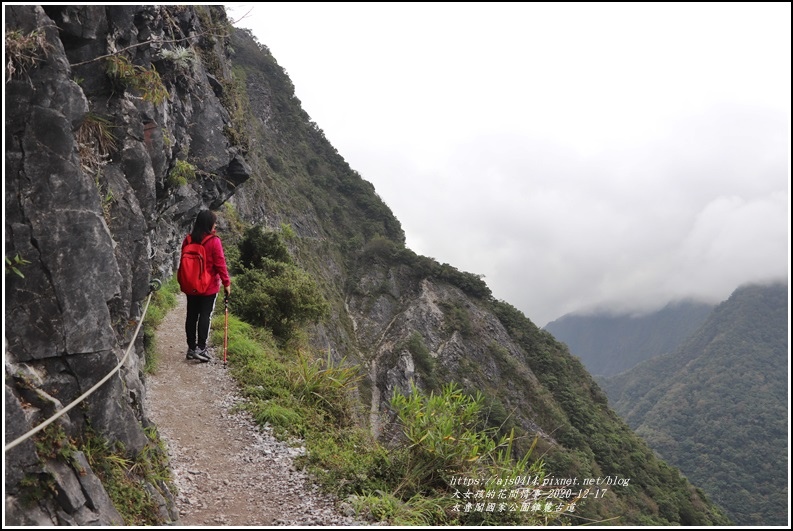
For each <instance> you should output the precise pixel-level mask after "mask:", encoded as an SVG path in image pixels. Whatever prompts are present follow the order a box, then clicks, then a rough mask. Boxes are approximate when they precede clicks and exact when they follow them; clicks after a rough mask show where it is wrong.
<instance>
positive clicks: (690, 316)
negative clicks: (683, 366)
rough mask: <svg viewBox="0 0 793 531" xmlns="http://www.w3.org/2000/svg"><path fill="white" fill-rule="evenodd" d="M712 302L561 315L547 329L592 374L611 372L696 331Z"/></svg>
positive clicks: (664, 349) (672, 348)
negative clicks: (635, 311)
mask: <svg viewBox="0 0 793 531" xmlns="http://www.w3.org/2000/svg"><path fill="white" fill-rule="evenodd" d="M712 310H713V305H711V304H706V303H702V302H695V301H680V302H675V303H669V304H667V305H666V306H665V307H663V308H661V309H660V310H657V311H654V312H650V313H648V314H644V315H640V316H634V315H614V314H610V313H595V314H591V315H575V314H571V315H565V316H562V317H560V318H559V319H556V320H554V321H551V322H550V323H548V324H547V325H546V326H545V329H546V330H548V331H549V332H550V333H552V334H553V335H554V337H556V338H557V339H558V340H559V341H562V342H564V343H565V344H566V345H567V346H568V347H569V348H570V352H571V353H572V354H573V355H574V356H576V357H578V358H580V359H581V362H582V363H583V364H584V366H585V367H586V368H587V369H588V370H589V372H590V373H592V374H593V375H596V376H613V375H615V374H618V373H620V372H622V371H625V370H627V369H630V368H631V367H633V366H634V365H636V364H638V363H641V362H642V361H644V360H648V359H650V358H653V357H655V356H659V355H661V354H666V353H669V352H673V351H675V350H676V349H677V347H678V346H680V343H682V342H683V341H684V340H685V339H686V338H687V337H688V336H690V335H691V334H692V333H693V332H694V331H696V330H697V329H698V328H699V327H700V325H701V324H702V323H703V322H704V321H705V319H706V318H707V316H708V314H709V313H710V312H711V311H712Z"/></svg>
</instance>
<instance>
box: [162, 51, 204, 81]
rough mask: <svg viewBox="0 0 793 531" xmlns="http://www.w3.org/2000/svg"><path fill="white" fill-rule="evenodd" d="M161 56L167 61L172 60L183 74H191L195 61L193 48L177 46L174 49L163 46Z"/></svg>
mask: <svg viewBox="0 0 793 531" xmlns="http://www.w3.org/2000/svg"><path fill="white" fill-rule="evenodd" d="M160 56H161V57H162V58H163V59H165V60H166V61H171V62H172V63H173V64H174V66H175V67H176V68H177V69H178V70H179V71H181V73H182V74H190V73H191V72H192V70H193V63H194V62H195V59H196V57H195V53H194V52H193V49H192V48H186V47H183V46H176V47H174V48H173V49H172V50H169V49H167V48H163V49H162V50H160Z"/></svg>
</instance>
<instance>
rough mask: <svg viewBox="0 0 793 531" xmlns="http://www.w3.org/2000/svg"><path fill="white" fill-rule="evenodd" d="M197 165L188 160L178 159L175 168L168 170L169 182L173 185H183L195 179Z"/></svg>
mask: <svg viewBox="0 0 793 531" xmlns="http://www.w3.org/2000/svg"><path fill="white" fill-rule="evenodd" d="M195 176H196V167H195V166H193V165H192V164H190V163H189V162H187V161H186V160H180V159H176V162H174V164H173V168H171V171H169V172H168V182H169V183H171V185H173V186H183V185H185V184H187V183H188V181H193V180H195Z"/></svg>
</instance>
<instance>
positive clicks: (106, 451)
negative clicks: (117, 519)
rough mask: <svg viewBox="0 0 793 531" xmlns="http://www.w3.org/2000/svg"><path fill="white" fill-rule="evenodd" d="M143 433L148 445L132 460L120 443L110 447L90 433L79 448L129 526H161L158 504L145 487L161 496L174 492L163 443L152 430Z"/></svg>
mask: <svg viewBox="0 0 793 531" xmlns="http://www.w3.org/2000/svg"><path fill="white" fill-rule="evenodd" d="M145 433H146V436H147V437H148V438H149V442H148V444H147V445H146V447H145V448H144V449H143V450H142V451H141V453H140V454H139V455H137V456H134V457H130V456H129V455H128V454H127V452H126V450H125V449H124V448H123V446H122V445H121V444H120V443H115V444H113V443H111V442H109V441H108V440H107V439H105V438H104V437H102V436H100V435H98V434H96V433H94V432H92V431H90V430H89V431H88V432H86V434H85V436H84V440H83V441H82V443H81V444H80V445H79V449H80V450H81V451H82V452H83V453H84V454H85V457H86V459H87V460H88V464H89V465H90V466H91V469H92V470H93V471H94V473H95V474H96V475H97V476H98V477H99V479H100V480H101V481H102V485H103V486H104V487H105V490H106V491H107V493H108V495H109V496H110V499H111V501H112V502H113V505H114V506H115V507H116V509H117V510H118V512H119V513H120V514H121V517H122V518H123V519H124V524H125V525H128V526H144V525H158V524H161V523H162V521H161V516H160V514H159V507H158V503H157V500H155V499H154V498H153V497H152V495H151V493H150V492H149V491H148V490H147V485H149V486H151V487H154V488H155V489H158V490H160V494H164V493H165V490H166V489H167V490H168V491H170V492H176V489H175V486H174V485H173V483H172V478H171V472H170V469H169V468H168V459H167V452H166V450H165V446H164V444H163V442H162V441H161V440H160V439H159V435H158V434H157V432H156V431H155V430H154V429H147V430H145Z"/></svg>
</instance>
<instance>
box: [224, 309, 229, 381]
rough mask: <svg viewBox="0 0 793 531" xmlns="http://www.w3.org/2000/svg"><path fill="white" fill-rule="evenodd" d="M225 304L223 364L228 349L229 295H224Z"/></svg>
mask: <svg viewBox="0 0 793 531" xmlns="http://www.w3.org/2000/svg"><path fill="white" fill-rule="evenodd" d="M223 302H224V303H225V305H226V330H225V332H224V333H223V365H224V366H225V365H226V355H227V353H228V351H229V296H228V295H226V296H225V297H224V299H223Z"/></svg>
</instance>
